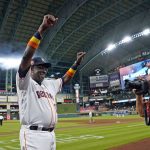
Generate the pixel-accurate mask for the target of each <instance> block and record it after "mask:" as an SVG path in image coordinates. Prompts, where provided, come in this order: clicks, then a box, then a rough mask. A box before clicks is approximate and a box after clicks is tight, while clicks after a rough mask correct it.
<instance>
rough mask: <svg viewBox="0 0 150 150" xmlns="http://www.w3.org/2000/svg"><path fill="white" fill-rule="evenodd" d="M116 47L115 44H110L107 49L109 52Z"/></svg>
mask: <svg viewBox="0 0 150 150" xmlns="http://www.w3.org/2000/svg"><path fill="white" fill-rule="evenodd" d="M115 47H116V45H115V44H109V45H108V47H107V48H106V49H107V50H108V51H111V50H112V49H114V48H115Z"/></svg>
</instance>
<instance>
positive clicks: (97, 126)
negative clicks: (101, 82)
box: [0, 115, 150, 150]
mask: <svg viewBox="0 0 150 150" xmlns="http://www.w3.org/2000/svg"><path fill="white" fill-rule="evenodd" d="M94 121H95V122H93V123H89V119H88V117H82V118H65V119H64V118H63V119H59V122H58V124H57V127H56V129H55V132H56V139H57V150H119V149H120V150H135V149H136V150H140V149H141V150H149V149H150V127H149V126H146V125H145V124H144V121H143V119H142V118H140V117H139V116H136V115H133V116H125V117H122V118H117V117H113V116H98V117H95V118H94ZM19 128H20V124H19V121H4V123H3V126H0V150H19V149H20V148H19V139H18V135H19ZM129 143H131V144H129ZM148 146H149V147H148ZM144 148H145V149H144Z"/></svg>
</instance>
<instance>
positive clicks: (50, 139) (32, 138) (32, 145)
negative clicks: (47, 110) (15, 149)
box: [20, 126, 56, 150]
mask: <svg viewBox="0 0 150 150" xmlns="http://www.w3.org/2000/svg"><path fill="white" fill-rule="evenodd" d="M20 145H21V150H56V140H55V133H54V131H52V132H49V131H39V130H30V129H29V128H28V127H26V126H22V127H21V129H20Z"/></svg>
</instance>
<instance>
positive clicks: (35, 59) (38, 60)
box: [31, 57, 51, 68]
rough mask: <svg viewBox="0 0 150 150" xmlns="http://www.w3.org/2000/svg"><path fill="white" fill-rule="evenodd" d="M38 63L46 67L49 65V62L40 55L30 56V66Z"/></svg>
mask: <svg viewBox="0 0 150 150" xmlns="http://www.w3.org/2000/svg"><path fill="white" fill-rule="evenodd" d="M38 65H42V66H45V67H47V68H49V67H51V63H49V62H46V61H45V60H44V59H43V58H41V57H34V58H32V60H31V66H38Z"/></svg>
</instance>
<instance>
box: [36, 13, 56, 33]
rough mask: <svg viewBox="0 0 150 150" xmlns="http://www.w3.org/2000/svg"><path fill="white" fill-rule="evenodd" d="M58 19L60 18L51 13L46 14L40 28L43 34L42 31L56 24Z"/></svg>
mask: <svg viewBox="0 0 150 150" xmlns="http://www.w3.org/2000/svg"><path fill="white" fill-rule="evenodd" d="M57 20H58V18H56V17H54V16H53V15H50V14H48V15H45V16H44V18H43V22H42V24H41V25H40V27H39V29H38V31H39V33H40V34H41V35H42V33H43V32H44V31H45V30H46V29H48V28H50V27H52V26H54V24H56V22H57Z"/></svg>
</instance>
